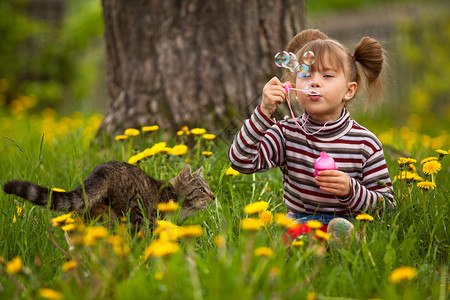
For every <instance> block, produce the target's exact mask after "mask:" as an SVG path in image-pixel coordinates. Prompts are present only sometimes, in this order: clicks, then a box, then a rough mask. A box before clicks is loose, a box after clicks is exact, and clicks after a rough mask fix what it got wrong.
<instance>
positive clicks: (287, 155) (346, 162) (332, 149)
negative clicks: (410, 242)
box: [228, 106, 394, 215]
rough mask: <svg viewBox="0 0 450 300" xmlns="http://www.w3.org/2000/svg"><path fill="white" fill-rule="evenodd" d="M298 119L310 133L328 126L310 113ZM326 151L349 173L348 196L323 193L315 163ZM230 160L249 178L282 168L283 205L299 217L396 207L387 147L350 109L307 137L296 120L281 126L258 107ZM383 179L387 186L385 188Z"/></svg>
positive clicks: (240, 134) (353, 212) (236, 141)
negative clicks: (384, 147)
mask: <svg viewBox="0 0 450 300" xmlns="http://www.w3.org/2000/svg"><path fill="white" fill-rule="evenodd" d="M297 121H298V123H299V124H300V125H301V126H302V125H305V126H304V127H303V128H304V130H305V131H306V132H309V133H315V132H317V131H318V130H320V129H321V128H322V127H323V124H318V123H315V122H313V121H311V120H308V119H307V114H306V113H305V114H303V115H302V116H301V117H300V118H298V119H297ZM305 122H306V124H305ZM321 151H325V152H326V153H327V154H328V155H329V156H331V157H333V159H334V160H335V162H336V166H337V167H338V168H339V170H340V171H343V172H345V173H347V174H348V175H349V177H350V185H351V189H350V190H351V192H350V195H349V196H348V197H345V198H341V197H337V196H335V195H333V194H331V193H327V192H323V191H321V190H319V187H318V186H317V185H316V183H315V179H314V176H313V172H314V162H315V160H316V159H317V158H318V157H319V155H320V152H321ZM228 159H229V160H230V161H231V163H232V167H233V169H235V170H237V171H239V172H241V173H244V174H250V173H255V172H264V171H266V170H268V169H270V168H274V167H279V168H280V169H281V171H282V173H283V183H284V195H283V202H284V204H285V205H286V206H287V208H288V209H289V210H290V211H291V212H294V213H307V214H336V215H349V214H355V213H362V212H367V211H370V210H372V209H374V208H375V207H376V206H377V203H378V202H382V206H385V205H386V204H388V205H389V207H391V208H393V207H394V204H393V193H392V192H391V189H390V187H392V183H391V179H390V177H389V172H388V169H387V166H386V161H385V158H384V154H383V147H382V145H381V143H380V141H379V140H378V139H377V137H376V136H375V135H374V134H373V133H372V132H370V131H369V130H367V129H366V128H364V127H362V126H361V125H359V124H358V123H356V122H355V121H354V120H353V119H351V118H350V114H349V112H348V111H347V110H346V109H345V108H344V109H343V112H342V115H341V116H340V118H339V119H338V120H336V121H334V122H331V123H327V124H326V126H325V128H324V129H323V130H320V131H319V132H317V133H315V134H314V135H307V134H305V133H304V132H303V131H302V130H300V129H299V128H298V127H297V126H296V125H295V123H294V121H293V120H292V119H289V120H286V121H280V122H278V123H275V120H274V119H270V118H268V117H267V116H266V115H264V113H263V112H262V111H261V110H260V107H259V106H258V107H257V108H256V109H255V111H254V113H253V114H252V116H251V117H250V119H247V120H245V121H244V125H243V126H242V128H241V130H240V131H239V132H238V133H237V134H236V136H235V138H234V140H233V144H232V145H231V146H230V148H229V149H228ZM379 181H384V182H385V183H386V185H384V186H383V187H382V186H380V185H379V184H378V182H379Z"/></svg>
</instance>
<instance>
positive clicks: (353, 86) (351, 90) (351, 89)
mask: <svg viewBox="0 0 450 300" xmlns="http://www.w3.org/2000/svg"><path fill="white" fill-rule="evenodd" d="M357 89H358V84H357V83H356V82H354V81H352V82H349V83H348V86H347V91H346V92H345V95H344V99H343V100H344V101H348V100H350V99H352V98H353V96H354V95H355V93H356V90H357Z"/></svg>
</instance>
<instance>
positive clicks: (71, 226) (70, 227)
mask: <svg viewBox="0 0 450 300" xmlns="http://www.w3.org/2000/svg"><path fill="white" fill-rule="evenodd" d="M61 229H62V230H63V231H74V230H75V225H74V224H67V225H64V226H62V227H61Z"/></svg>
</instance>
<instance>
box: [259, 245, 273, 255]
mask: <svg viewBox="0 0 450 300" xmlns="http://www.w3.org/2000/svg"><path fill="white" fill-rule="evenodd" d="M254 253H255V255H256V256H259V257H272V256H273V250H272V249H271V248H269V247H258V248H256V249H255V252H254Z"/></svg>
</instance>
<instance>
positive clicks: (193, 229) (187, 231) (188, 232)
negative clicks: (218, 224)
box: [179, 225, 203, 238]
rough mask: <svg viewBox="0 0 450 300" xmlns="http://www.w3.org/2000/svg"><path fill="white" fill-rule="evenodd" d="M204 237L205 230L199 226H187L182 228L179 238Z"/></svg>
mask: <svg viewBox="0 0 450 300" xmlns="http://www.w3.org/2000/svg"><path fill="white" fill-rule="evenodd" d="M202 235H203V228H202V227H201V226H199V225H186V226H182V227H180V231H179V236H180V238H192V237H199V236H202Z"/></svg>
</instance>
